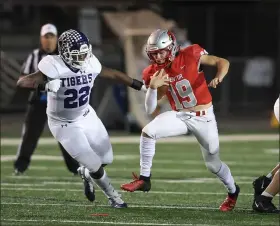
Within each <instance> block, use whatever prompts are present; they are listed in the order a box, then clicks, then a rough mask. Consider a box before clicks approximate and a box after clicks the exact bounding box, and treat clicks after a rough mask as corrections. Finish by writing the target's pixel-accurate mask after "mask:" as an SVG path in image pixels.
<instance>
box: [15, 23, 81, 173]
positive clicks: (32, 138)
mask: <svg viewBox="0 0 280 226" xmlns="http://www.w3.org/2000/svg"><path fill="white" fill-rule="evenodd" d="M40 44H41V45H40V48H39V49H34V50H33V51H32V53H30V54H29V56H28V58H27V60H26V61H25V63H24V64H23V66H22V70H21V76H25V75H27V74H30V73H34V72H36V71H37V70H38V67H37V65H38V63H39V62H40V60H41V59H42V58H43V57H45V56H46V55H52V54H57V29H56V27H55V26H54V25H53V24H45V25H44V26H42V28H41V37H40ZM46 108H47V93H46V92H41V93H40V92H39V93H38V92H31V93H30V96H29V104H28V109H27V114H26V118H25V122H24V124H23V128H22V141H21V144H20V145H19V147H18V152H17V157H16V160H15V162H14V173H15V175H20V174H22V173H23V172H24V171H25V170H26V169H27V168H28V166H29V164H30V159H31V155H32V154H33V152H34V150H35V148H36V146H37V143H38V140H39V137H40V136H41V134H42V132H43V130H44V127H45V124H46V120H47V114H46ZM59 147H60V149H61V152H62V154H63V157H64V160H65V163H66V166H67V168H68V170H69V171H70V172H72V173H74V174H77V169H78V167H79V164H78V162H76V160H74V159H73V158H72V157H71V156H70V155H69V154H68V153H67V151H66V150H65V149H64V148H63V147H62V145H61V144H60V143H59Z"/></svg>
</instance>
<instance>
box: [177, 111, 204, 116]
mask: <svg viewBox="0 0 280 226" xmlns="http://www.w3.org/2000/svg"><path fill="white" fill-rule="evenodd" d="M179 112H186V113H187V114H190V115H193V116H203V115H206V114H207V110H201V111H184V110H181V111H180V110H179Z"/></svg>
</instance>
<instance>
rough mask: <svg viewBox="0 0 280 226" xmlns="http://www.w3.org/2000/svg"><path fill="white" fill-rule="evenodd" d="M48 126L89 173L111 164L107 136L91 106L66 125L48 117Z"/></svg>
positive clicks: (110, 147) (110, 149)
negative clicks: (103, 165) (102, 165)
mask: <svg viewBox="0 0 280 226" xmlns="http://www.w3.org/2000/svg"><path fill="white" fill-rule="evenodd" d="M48 125H49V128H50V131H51V133H52V134H53V136H54V138H55V139H56V140H57V141H58V142H60V143H61V144H62V146H63V147H64V148H65V150H66V151H67V152H68V153H69V154H70V155H71V156H72V157H73V158H74V159H76V160H77V161H78V162H79V163H80V164H81V165H83V166H85V167H86V168H88V170H89V171H90V172H96V171H97V170H98V169H99V168H100V166H101V164H110V163H112V161H113V151H112V146H111V143H110V139H109V135H108V133H107V130H106V129H105V127H104V125H103V123H102V122H101V120H100V119H99V118H98V116H97V115H96V113H95V111H94V110H93V108H92V107H91V106H89V107H88V108H87V109H86V110H85V113H84V115H82V116H80V117H79V118H78V119H77V121H74V122H70V123H67V122H61V121H58V120H54V119H52V118H50V117H48Z"/></svg>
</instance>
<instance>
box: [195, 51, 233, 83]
mask: <svg viewBox="0 0 280 226" xmlns="http://www.w3.org/2000/svg"><path fill="white" fill-rule="evenodd" d="M200 63H201V64H203V65H209V66H215V67H217V73H216V76H215V78H214V79H213V80H212V81H211V82H210V83H209V86H210V87H213V88H216V87H217V85H218V84H219V83H221V82H222V81H223V79H224V77H225V76H226V74H227V73H228V69H229V61H228V60H226V59H224V58H220V57H216V56H211V55H202V56H201V57H200Z"/></svg>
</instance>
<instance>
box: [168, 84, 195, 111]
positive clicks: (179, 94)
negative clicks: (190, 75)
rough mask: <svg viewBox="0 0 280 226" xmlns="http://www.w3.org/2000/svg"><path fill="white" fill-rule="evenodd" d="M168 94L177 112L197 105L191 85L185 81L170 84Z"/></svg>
mask: <svg viewBox="0 0 280 226" xmlns="http://www.w3.org/2000/svg"><path fill="white" fill-rule="evenodd" d="M169 92H170V94H171V96H172V99H173V100H174V102H175V107H176V109H177V110H180V109H184V108H190V107H194V106H196V104H197V100H196V97H195V95H194V93H193V90H192V87H191V84H190V82H189V81H188V80H187V79H182V80H180V81H178V82H176V83H172V84H170V89H169Z"/></svg>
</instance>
